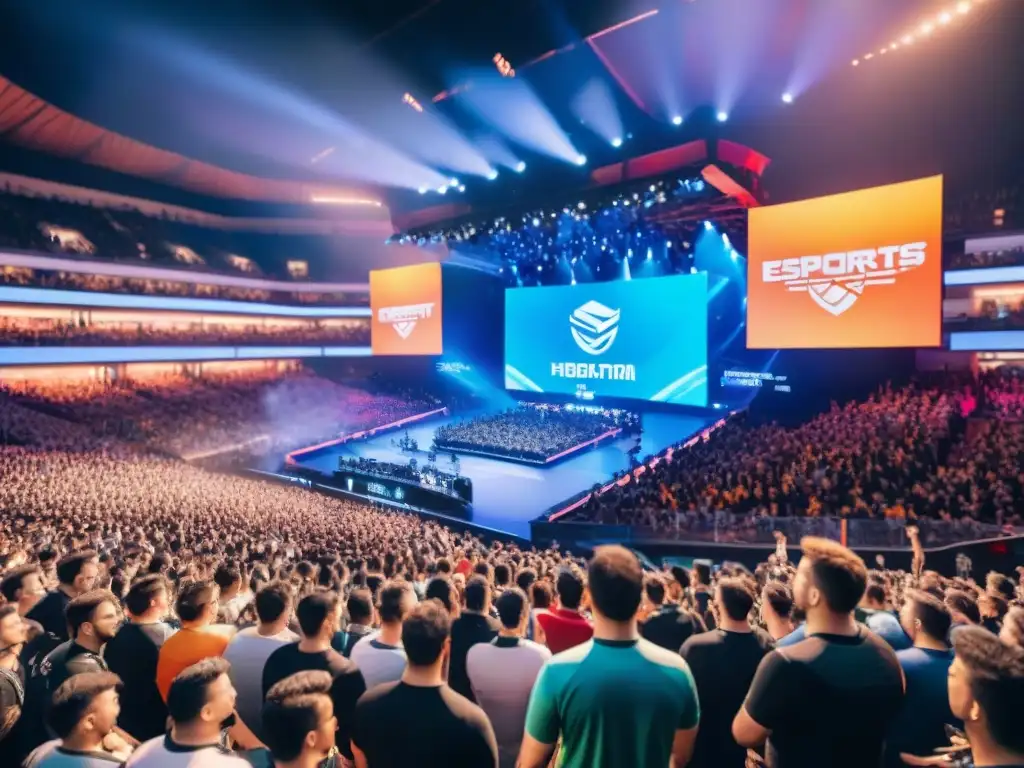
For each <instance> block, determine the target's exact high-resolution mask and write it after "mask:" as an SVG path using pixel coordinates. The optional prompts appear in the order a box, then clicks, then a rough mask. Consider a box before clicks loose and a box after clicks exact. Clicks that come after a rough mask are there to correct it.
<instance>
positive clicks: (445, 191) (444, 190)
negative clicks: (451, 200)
mask: <svg viewBox="0 0 1024 768" xmlns="http://www.w3.org/2000/svg"><path fill="white" fill-rule="evenodd" d="M437 192H438V194H441V195H446V194H448V187H438V188H437Z"/></svg>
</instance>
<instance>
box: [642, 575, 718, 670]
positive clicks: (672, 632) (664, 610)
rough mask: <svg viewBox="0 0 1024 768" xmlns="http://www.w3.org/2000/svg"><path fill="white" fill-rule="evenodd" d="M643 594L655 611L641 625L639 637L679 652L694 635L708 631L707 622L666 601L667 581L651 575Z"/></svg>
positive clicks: (668, 649)
mask: <svg viewBox="0 0 1024 768" xmlns="http://www.w3.org/2000/svg"><path fill="white" fill-rule="evenodd" d="M644 593H645V594H646V595H647V600H648V601H649V602H650V603H651V605H652V606H653V608H654V610H653V612H652V613H651V614H650V615H649V616H648V617H647V620H646V621H644V622H643V624H641V625H640V636H641V637H643V638H644V640H649V641H651V642H652V643H654V644H655V645H660V646H661V647H662V648H664V649H665V650H667V651H672V652H673V653H676V652H678V651H679V649H680V648H681V647H682V645H683V643H685V642H686V641H687V640H688V639H689V638H690V637H691V636H692V635H696V634H698V633H700V632H704V631H705V627H704V622H703V621H702V620H701V618H700V617H699V616H697V615H696V614H693V613H690V612H689V611H685V610H683V609H682V608H680V607H679V606H678V605H676V604H675V603H666V602H665V582H664V580H663V578H662V577H661V576H658V575H652V576H648V577H647V579H646V580H645V581H644Z"/></svg>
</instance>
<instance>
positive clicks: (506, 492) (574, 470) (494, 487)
mask: <svg viewBox="0 0 1024 768" xmlns="http://www.w3.org/2000/svg"><path fill="white" fill-rule="evenodd" d="M719 418H721V413H719V412H709V414H708V415H707V416H706V417H703V418H702V417H698V416H689V415H672V414H661V413H658V414H644V416H643V426H644V433H643V442H642V445H641V448H642V450H641V456H646V455H648V454H656V453H659V452H660V451H662V450H663V449H665V448H666V447H668V446H669V445H671V444H672V443H675V442H678V441H679V440H682V439H684V438H687V437H689V436H691V435H693V434H695V433H696V432H698V431H700V430H701V429H704V428H705V427H707V426H709V425H710V424H713V423H714V422H715V421H717V420H718V419H719ZM449 420H450V419H449V418H439V419H428V420H426V421H424V422H422V423H419V424H416V425H414V426H412V427H410V429H409V436H410V437H412V438H414V439H415V440H416V441H417V442H418V443H419V445H420V446H421V447H422V448H427V447H429V446H430V444H431V442H432V441H433V435H434V430H435V429H437V427H439V426H441V425H442V424H445V423H447V422H448V421H449ZM402 435H403V431H401V430H398V431H395V432H389V433H386V434H383V435H379V436H377V437H374V438H371V439H369V440H360V441H355V442H351V443H347V444H344V445H339V446H337V448H335V449H333V450H331V451H325V452H323V453H321V454H320V455H317V456H315V457H313V458H310V459H308V460H300V463H301V464H302V465H303V466H307V467H312V468H314V469H318V470H320V471H322V472H327V473H330V472H333V471H334V470H335V469H337V468H338V456H341V455H344V456H364V457H367V458H371V459H377V460H378V461H392V462H397V463H400V464H404V463H406V462H408V461H409V459H410V458H411V455H410V454H403V453H402V452H401V451H400V450H398V448H397V447H395V446H392V444H391V441H392V440H396V439H398V438H400V437H401V436H402ZM632 446H633V440H632V439H625V440H617V441H615V442H612V443H606V444H604V445H602V446H601V447H599V448H596V449H589V450H584V451H583V452H582V453H581V454H580V455H579V456H575V457H573V458H570V459H566V460H564V461H562V462H559V463H558V464H556V465H555V466H553V467H531V466H525V465H522V464H516V463H513V462H508V461H501V460H499V459H489V458H484V457H481V456H473V455H469V454H459V462H460V465H461V466H460V471H461V473H462V474H463V475H464V476H466V477H468V478H470V479H471V480H472V481H473V516H472V518H471V522H472V523H475V524H476V525H482V526H486V527H488V528H494V529H497V530H499V531H504V532H506V533H510V534H513V535H516V536H522V537H525V538H529V536H530V525H529V523H530V520H532V519H534V518H535V517H537V515H539V514H540V513H541V512H543V511H544V510H546V509H547V508H548V507H551V506H553V505H554V504H557V503H558V502H560V501H562V500H564V499H567V498H569V497H570V496H572V495H574V494H576V493H578V492H579V491H582V490H586V489H588V488H590V487H591V486H592V485H594V484H595V483H603V482H607V481H608V480H609V479H610V478H611V477H612V476H613V475H614V474H615V473H616V472H619V471H621V470H624V469H627V468H628V467H629V456H628V455H627V451H628V450H629V449H630V448H631V447H632ZM415 455H416V456H417V458H418V459H419V460H420V461H421V462H422V461H424V457H425V456H426V451H425V450H421V451H420V452H419V453H418V454H415ZM447 455H449V453H447V452H446V453H445V454H442V455H441V456H439V457H438V462H437V464H438V468H439V469H442V470H444V469H447V466H446V465H447V460H446V459H445V457H446V456H447Z"/></svg>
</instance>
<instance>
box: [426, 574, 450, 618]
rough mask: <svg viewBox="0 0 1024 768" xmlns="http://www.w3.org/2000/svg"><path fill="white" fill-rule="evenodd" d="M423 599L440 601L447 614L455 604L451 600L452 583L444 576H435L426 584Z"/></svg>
mask: <svg viewBox="0 0 1024 768" xmlns="http://www.w3.org/2000/svg"><path fill="white" fill-rule="evenodd" d="M425 597H426V599H427V600H438V601H440V603H441V605H443V606H444V607H445V610H447V611H449V612H450V611H451V610H452V607H453V606H454V604H455V602H454V600H453V599H452V583H451V582H450V581H448V579H446V578H445V577H444V576H435V577H434V578H432V579H431V580H430V581H428V582H427V589H426V593H425Z"/></svg>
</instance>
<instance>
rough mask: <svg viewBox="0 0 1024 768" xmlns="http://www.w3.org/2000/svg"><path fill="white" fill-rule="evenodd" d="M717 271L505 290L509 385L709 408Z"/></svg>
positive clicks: (527, 388)
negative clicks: (710, 312)
mask: <svg viewBox="0 0 1024 768" xmlns="http://www.w3.org/2000/svg"><path fill="white" fill-rule="evenodd" d="M707 294H708V281H707V275H706V274H704V273H699V274H696V275H677V276H672V277H658V278H646V279H640V280H628V281H616V282H610V283H587V284H585V285H567V286H552V287H544V288H514V289H511V290H509V291H507V292H506V293H505V388H506V389H510V390H519V391H527V392H549V393H558V394H565V395H576V396H577V397H580V398H582V399H592V398H594V397H622V398H631V399H635V400H649V401H653V402H662V403H674V404H676V405H693V406H700V407H703V406H705V405H707V399H708V376H707V363H708V360H707V357H708V343H707V337H708V320H707Z"/></svg>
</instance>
